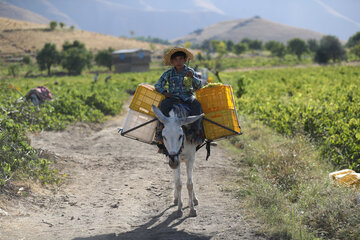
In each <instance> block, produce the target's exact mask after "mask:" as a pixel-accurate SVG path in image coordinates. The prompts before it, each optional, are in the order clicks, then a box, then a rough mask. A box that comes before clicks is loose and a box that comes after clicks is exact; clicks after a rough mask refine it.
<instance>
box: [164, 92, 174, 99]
mask: <svg viewBox="0 0 360 240" xmlns="http://www.w3.org/2000/svg"><path fill="white" fill-rule="evenodd" d="M163 94H164V95H165V97H167V98H171V97H172V94H171V93H169V92H163Z"/></svg>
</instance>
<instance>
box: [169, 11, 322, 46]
mask: <svg viewBox="0 0 360 240" xmlns="http://www.w3.org/2000/svg"><path fill="white" fill-rule="evenodd" d="M323 35H324V34H322V33H318V32H314V31H310V30H307V29H302V28H296V27H292V26H287V25H284V24H280V23H275V22H272V21H268V20H265V19H262V18H260V17H253V18H248V19H240V20H231V21H223V22H219V23H217V24H214V25H210V26H208V27H205V28H203V29H199V30H196V31H194V32H192V33H190V34H189V35H186V36H183V37H180V38H177V39H173V40H172V41H171V42H172V43H175V44H181V43H184V42H187V41H189V42H197V43H199V42H202V41H204V40H208V39H209V40H212V39H214V40H231V41H233V42H239V41H241V40H242V39H244V38H250V39H259V40H262V41H263V42H267V41H270V40H276V41H280V42H283V43H285V42H287V41H288V40H290V39H292V38H295V37H298V38H301V39H304V40H307V39H318V40H319V39H320V38H321V37H322V36H323Z"/></svg>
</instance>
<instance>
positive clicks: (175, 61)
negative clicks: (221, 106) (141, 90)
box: [155, 47, 204, 153]
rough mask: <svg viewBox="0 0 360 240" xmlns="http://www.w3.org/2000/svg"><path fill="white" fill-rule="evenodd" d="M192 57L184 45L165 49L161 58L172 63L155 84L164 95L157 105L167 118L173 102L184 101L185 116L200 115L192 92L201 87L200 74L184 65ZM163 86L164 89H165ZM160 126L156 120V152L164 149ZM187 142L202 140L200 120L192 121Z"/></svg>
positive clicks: (182, 102) (199, 109)
mask: <svg viewBox="0 0 360 240" xmlns="http://www.w3.org/2000/svg"><path fill="white" fill-rule="evenodd" d="M193 59H194V56H193V55H192V53H191V52H190V51H189V50H187V49H186V48H181V47H175V48H173V49H171V50H170V51H169V52H167V53H166V54H165V56H164V58H163V62H164V64H165V65H166V66H172V67H171V68H169V69H168V70H166V71H165V72H164V73H163V74H162V75H161V77H160V79H159V80H158V81H157V82H156V84H155V89H156V90H157V91H158V92H160V93H162V94H163V95H165V97H166V98H165V99H164V100H163V101H162V102H161V103H160V105H159V108H160V110H161V111H162V113H163V114H164V115H165V116H167V117H169V112H170V110H171V109H172V107H173V106H174V104H179V103H180V104H184V105H186V106H187V107H188V108H189V116H194V115H200V114H202V108H201V104H200V103H199V101H198V100H196V98H195V96H194V94H193V92H194V91H195V90H197V89H199V88H201V86H202V84H201V79H200V76H199V75H198V74H197V73H196V72H195V71H194V69H192V68H190V67H188V66H186V65H185V63H186V61H190V60H193ZM166 86H167V89H166V88H165V87H166ZM162 129H163V125H162V123H160V122H158V126H157V128H156V134H155V141H156V142H157V144H158V147H159V152H160V153H162V150H163V148H164V146H163V139H162V135H161V132H162ZM188 135H189V136H190V139H191V141H194V142H195V143H197V144H201V143H202V142H203V141H204V133H203V131H202V124H201V119H200V120H198V121H196V122H194V123H192V124H191V127H190V130H189V132H188Z"/></svg>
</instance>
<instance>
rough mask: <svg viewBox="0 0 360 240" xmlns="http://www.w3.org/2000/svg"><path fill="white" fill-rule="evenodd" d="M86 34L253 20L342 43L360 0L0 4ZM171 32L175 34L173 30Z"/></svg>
mask: <svg viewBox="0 0 360 240" xmlns="http://www.w3.org/2000/svg"><path fill="white" fill-rule="evenodd" d="M0 1H6V2H9V3H11V4H14V5H16V6H19V7H23V8H26V9H28V10H31V11H34V12H36V13H38V14H40V15H42V16H45V17H46V18H48V19H52V20H53V19H55V20H60V21H64V22H65V23H67V24H68V25H75V26H76V27H79V28H81V29H84V30H89V31H96V32H101V33H105V34H112V35H116V36H121V35H123V36H127V35H128V36H130V34H129V33H130V30H134V31H135V33H136V35H137V36H153V37H160V38H164V39H174V38H177V37H181V36H184V35H187V34H189V33H191V32H193V31H195V30H198V29H200V28H204V27H206V26H209V25H212V24H215V23H218V22H219V21H225V20H235V19H244V18H251V17H254V16H259V17H261V18H263V19H266V20H270V21H273V22H276V23H281V24H285V25H289V26H294V27H299V28H305V29H309V30H313V31H316V32H320V33H323V34H325V35H333V36H336V37H338V38H340V39H342V40H344V41H347V40H348V39H349V37H351V36H352V35H354V34H355V33H357V32H359V31H360V0H0ZM173 29H175V30H173Z"/></svg>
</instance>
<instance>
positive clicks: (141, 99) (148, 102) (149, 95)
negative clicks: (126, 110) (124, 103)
mask: <svg viewBox="0 0 360 240" xmlns="http://www.w3.org/2000/svg"><path fill="white" fill-rule="evenodd" d="M164 98H165V96H164V95H162V94H161V93H159V92H157V91H156V90H155V87H154V86H152V85H150V84H145V83H142V84H139V85H138V87H137V88H136V91H135V94H134V96H133V98H132V100H131V103H130V109H132V110H135V111H137V112H141V113H145V114H147V115H149V116H152V117H155V114H154V112H153V110H152V105H153V104H154V105H155V106H157V107H158V106H159V104H160V102H161V101H162V100H163V99H164Z"/></svg>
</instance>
